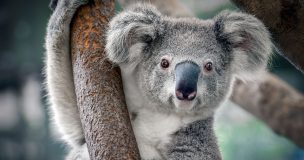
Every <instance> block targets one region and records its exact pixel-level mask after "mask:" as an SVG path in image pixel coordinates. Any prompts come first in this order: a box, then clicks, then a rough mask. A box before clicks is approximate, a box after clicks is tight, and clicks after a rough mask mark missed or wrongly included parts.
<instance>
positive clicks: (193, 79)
mask: <svg viewBox="0 0 304 160" xmlns="http://www.w3.org/2000/svg"><path fill="white" fill-rule="evenodd" d="M199 73H200V67H199V66H198V65H197V64H195V63H194V62H189V61H186V62H181V63H179V64H177V65H176V67H175V95H176V97H177V98H178V99H179V100H188V101H191V100H193V99H194V98H195V97H196V92H197V80H198V76H199Z"/></svg>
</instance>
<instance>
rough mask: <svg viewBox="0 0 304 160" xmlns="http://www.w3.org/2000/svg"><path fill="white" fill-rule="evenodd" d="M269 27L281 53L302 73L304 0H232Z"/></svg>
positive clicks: (303, 61) (303, 67)
mask: <svg viewBox="0 0 304 160" xmlns="http://www.w3.org/2000/svg"><path fill="white" fill-rule="evenodd" d="M232 1H233V2H234V3H235V4H236V5H237V6H238V7H240V8H241V9H243V10H245V11H246V12H249V13H251V14H253V15H255V16H256V17H258V18H259V19H260V20H262V21H263V22H264V24H265V25H266V26H267V27H268V28H269V30H270V31H271V33H272V37H273V40H274V42H275V43H276V44H277V46H278V47H279V49H280V50H281V52H280V54H282V55H283V56H284V57H285V58H286V59H288V60H289V61H290V62H291V63H292V64H293V65H294V66H296V67H297V68H298V69H299V70H301V71H302V72H303V73H304V54H303V51H304V38H303V37H304V18H303V17H304V1H303V0H259V1H248V0H232Z"/></svg>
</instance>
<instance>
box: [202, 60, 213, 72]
mask: <svg viewBox="0 0 304 160" xmlns="http://www.w3.org/2000/svg"><path fill="white" fill-rule="evenodd" d="M212 65H213V64H212V62H207V63H206V64H205V66H204V68H205V70H206V71H208V72H210V71H212V69H213V66H212Z"/></svg>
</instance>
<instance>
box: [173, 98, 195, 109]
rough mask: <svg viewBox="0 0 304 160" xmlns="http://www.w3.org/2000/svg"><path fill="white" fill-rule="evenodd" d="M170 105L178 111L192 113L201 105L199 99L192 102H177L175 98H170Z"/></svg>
mask: <svg viewBox="0 0 304 160" xmlns="http://www.w3.org/2000/svg"><path fill="white" fill-rule="evenodd" d="M172 103H173V104H174V106H175V108H176V109H177V110H178V111H187V112H189V111H192V110H195V109H196V108H198V106H199V105H200V104H201V100H200V98H195V99H194V100H192V101H185V100H179V99H177V98H172Z"/></svg>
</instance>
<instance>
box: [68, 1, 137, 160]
mask: <svg viewBox="0 0 304 160" xmlns="http://www.w3.org/2000/svg"><path fill="white" fill-rule="evenodd" d="M114 4H115V3H114V0H96V1H95V3H94V4H89V5H86V6H83V7H81V8H80V9H79V10H78V11H77V13H76V15H75V17H74V19H73V22H72V25H71V28H72V30H71V52H72V64H73V74H74V82H75V84H77V85H76V86H75V87H76V88H75V90H76V96H77V104H78V107H79V112H80V117H81V122H82V126H83V130H84V133H85V140H86V143H87V146H88V150H89V154H90V157H91V159H92V160H100V159H139V152H138V149H137V144H136V141H135V137H134V134H133V131H132V127H131V123H130V119H129V115H128V111H127V108H126V103H125V99H124V94H123V88H122V82H121V76H120V71H119V69H118V68H113V66H112V64H111V63H109V62H108V61H107V60H106V59H105V52H104V46H105V37H104V33H105V29H106V27H107V24H108V21H109V20H110V18H111V17H112V16H113V14H114Z"/></svg>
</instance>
